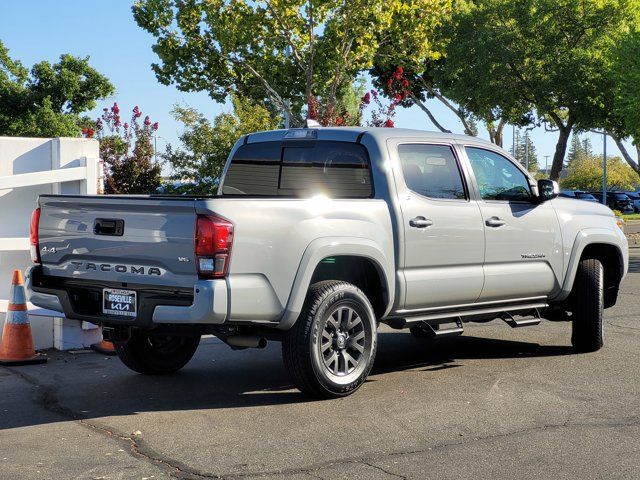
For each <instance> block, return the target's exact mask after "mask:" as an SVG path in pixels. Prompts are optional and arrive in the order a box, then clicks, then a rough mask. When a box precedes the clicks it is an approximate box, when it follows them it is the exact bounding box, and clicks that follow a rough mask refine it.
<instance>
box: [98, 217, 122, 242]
mask: <svg viewBox="0 0 640 480" xmlns="http://www.w3.org/2000/svg"><path fill="white" fill-rule="evenodd" d="M93 233H95V234H96V235H112V236H114V237H121V236H122V234H123V233H124V220H119V219H117V218H96V220H95V222H93Z"/></svg>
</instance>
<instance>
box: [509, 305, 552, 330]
mask: <svg viewBox="0 0 640 480" xmlns="http://www.w3.org/2000/svg"><path fill="white" fill-rule="evenodd" d="M500 318H502V320H504V321H505V323H506V324H507V325H509V326H510V327H511V328H518V327H528V326H531V325H538V324H539V323H540V320H542V319H541V317H540V312H539V311H538V309H537V308H534V309H533V315H531V316H529V317H520V318H516V317H514V316H513V315H511V314H510V313H509V312H504V313H503V314H502V316H501V317H500Z"/></svg>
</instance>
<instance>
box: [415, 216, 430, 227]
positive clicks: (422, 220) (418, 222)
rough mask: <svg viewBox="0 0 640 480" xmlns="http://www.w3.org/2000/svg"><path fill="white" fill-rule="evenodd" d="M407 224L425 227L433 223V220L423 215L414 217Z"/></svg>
mask: <svg viewBox="0 0 640 480" xmlns="http://www.w3.org/2000/svg"><path fill="white" fill-rule="evenodd" d="M409 225H411V226H412V227H415V228H427V227H430V226H431V225H433V221H432V220H429V219H428V218H424V217H416V218H412V219H411V220H409Z"/></svg>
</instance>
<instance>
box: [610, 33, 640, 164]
mask: <svg viewBox="0 0 640 480" xmlns="http://www.w3.org/2000/svg"><path fill="white" fill-rule="evenodd" d="M609 55H610V56H611V57H612V58H613V68H612V72H611V77H612V78H613V80H614V88H613V91H614V102H613V104H614V109H613V110H614V115H612V117H611V118H609V121H608V122H607V123H606V124H605V125H603V127H604V128H605V129H606V130H607V132H609V133H611V135H612V137H613V138H614V140H615V142H616V144H617V145H618V148H619V149H620V152H621V153H622V155H623V157H624V159H625V160H626V162H627V163H628V164H629V166H630V167H631V168H633V170H634V171H635V172H636V173H637V174H638V175H640V165H639V164H638V162H639V161H640V108H638V106H639V105H640V29H638V27H635V28H633V29H631V30H630V32H629V33H628V34H627V35H626V36H625V37H624V39H623V40H622V41H620V42H619V43H617V44H616V45H615V47H614V48H613V51H612V53H609ZM625 139H630V140H631V141H632V143H633V146H634V148H635V151H636V158H635V159H634V158H633V157H632V156H631V154H630V153H629V151H628V150H627V147H626V146H625V144H624V143H623V141H624V140H625Z"/></svg>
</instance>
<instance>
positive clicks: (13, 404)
mask: <svg viewBox="0 0 640 480" xmlns="http://www.w3.org/2000/svg"><path fill="white" fill-rule="evenodd" d="M570 353H571V349H570V348H569V347H557V346H542V345H539V344H537V343H527V342H517V341H510V340H495V339H489V338H479V337H465V336H462V337H455V338H445V339H439V340H437V341H433V340H428V339H418V338H414V337H412V336H411V335H410V334H409V333H408V332H407V333H404V332H380V334H379V348H378V355H377V358H376V364H375V366H374V369H373V372H372V373H371V376H370V379H371V380H372V381H375V380H376V379H380V376H382V375H384V374H386V373H389V372H394V371H402V370H409V369H418V372H417V374H423V373H424V374H429V373H431V372H434V371H438V370H443V369H447V368H454V367H460V366H464V365H463V364H460V363H457V362H459V361H460V360H466V359H476V358H477V359H503V358H509V359H513V358H520V357H539V356H557V355H566V354H570ZM50 355H51V357H52V358H51V361H50V362H49V364H47V365H44V366H41V367H32V368H29V367H21V368H14V369H11V372H12V374H11V375H1V376H0V389H1V390H3V391H4V392H5V393H3V395H5V399H6V398H7V396H6V394H7V393H8V394H9V401H7V402H5V401H2V403H8V405H6V406H4V405H3V408H4V412H5V413H4V414H2V411H1V410H0V429H7V428H16V427H22V426H28V425H38V424H42V423H50V422H56V421H61V420H65V419H66V420H69V419H90V418H99V417H108V416H114V415H117V416H119V415H134V414H136V413H138V412H153V411H157V412H162V411H181V410H202V409H207V410H211V409H225V408H226V409H237V408H246V407H257V406H265V405H280V404H291V403H300V402H309V401H313V400H311V399H308V398H307V397H305V396H304V395H302V394H301V393H299V392H298V391H297V390H295V389H293V386H292V385H291V383H290V381H289V377H288V375H287V372H286V371H285V369H284V366H283V364H282V360H281V356H280V345H279V344H278V343H276V342H273V343H272V344H271V345H270V346H269V347H267V348H266V349H265V350H243V351H240V352H232V351H230V350H229V349H228V347H226V346H224V345H223V344H221V342H219V341H217V340H213V339H205V340H204V341H203V343H202V344H201V346H200V347H199V349H198V352H197V353H196V356H195V357H194V359H193V360H192V361H191V363H190V364H189V365H187V367H185V368H184V369H183V370H182V371H181V372H179V373H177V374H174V375H169V376H143V375H139V374H136V373H134V372H132V371H130V370H128V369H127V368H126V367H124V366H123V365H122V364H121V363H120V361H119V360H118V359H117V358H114V357H112V358H109V357H103V356H101V355H98V354H94V353H91V354H86V355H77V356H73V355H70V354H67V353H59V352H51V353H50ZM0 372H3V373H5V374H6V373H7V372H8V369H7V370H4V371H3V370H2V369H0ZM17 377H21V379H18V378H17ZM24 382H28V383H29V384H31V387H30V388H26V385H25V383H24ZM13 388H15V389H16V390H18V389H19V390H21V391H23V393H22V394H21V395H22V397H21V398H15V397H16V394H17V392H13V398H14V400H13V401H11V395H12V392H11V390H12V389H13ZM42 407H44V409H45V410H47V411H48V412H49V414H48V415H42V414H38V413H37V412H38V411H40V412H41V409H42ZM16 412H19V413H17V414H16Z"/></svg>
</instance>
